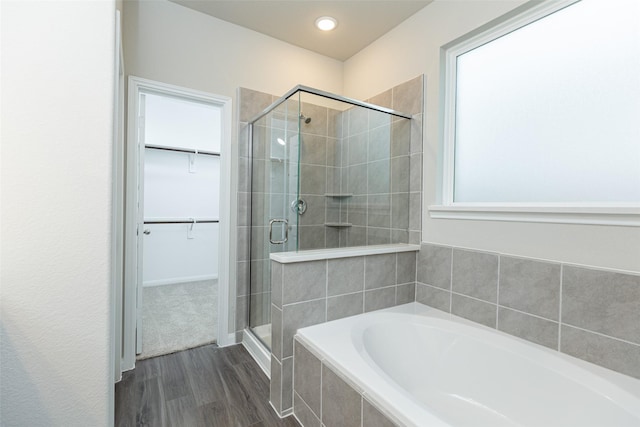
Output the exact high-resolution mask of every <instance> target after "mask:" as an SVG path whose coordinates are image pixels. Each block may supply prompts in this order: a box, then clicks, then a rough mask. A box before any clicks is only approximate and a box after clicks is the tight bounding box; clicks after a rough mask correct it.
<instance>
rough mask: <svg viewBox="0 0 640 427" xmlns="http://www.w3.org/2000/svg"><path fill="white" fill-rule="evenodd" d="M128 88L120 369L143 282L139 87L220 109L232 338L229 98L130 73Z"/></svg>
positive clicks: (223, 317)
mask: <svg viewBox="0 0 640 427" xmlns="http://www.w3.org/2000/svg"><path fill="white" fill-rule="evenodd" d="M128 82H129V88H128V114H127V118H128V124H127V161H126V163H127V165H126V207H125V253H124V265H125V280H124V282H125V283H124V298H123V352H122V353H123V357H122V369H123V370H129V369H133V368H134V367H135V360H136V341H137V336H138V335H139V334H137V318H138V312H139V310H141V307H140V306H139V298H138V289H139V288H141V285H142V284H141V282H140V280H141V272H140V271H139V262H138V260H139V258H140V259H141V255H142V252H141V245H140V244H139V239H140V237H141V235H139V234H138V233H142V229H141V226H140V221H141V213H142V209H141V206H140V204H139V200H141V195H142V191H143V189H142V188H141V182H142V173H143V169H142V161H143V160H144V146H143V145H142V144H141V143H140V141H139V140H138V135H139V132H138V129H139V127H140V125H141V122H140V117H139V115H138V111H139V109H140V103H139V100H140V93H141V92H143V91H152V92H155V93H160V94H166V95H169V96H177V97H180V98H184V99H192V100H194V101H200V102H205V103H208V104H214V105H217V106H219V107H221V109H222V141H221V144H220V224H219V251H218V254H219V258H218V322H217V324H218V330H217V337H216V338H217V342H218V345H219V346H221V347H224V346H225V345H230V344H233V342H230V341H229V333H228V319H229V252H230V251H229V250H228V245H229V242H230V241H231V227H230V225H231V224H230V220H231V133H232V127H231V115H232V109H231V98H230V97H227V96H222V95H215V94H212V93H208V92H203V91H199V90H195V89H189V88H185V87H180V86H175V85H171V84H167V83H162V82H158V81H153V80H149V79H144V78H141V77H136V76H129V81H128Z"/></svg>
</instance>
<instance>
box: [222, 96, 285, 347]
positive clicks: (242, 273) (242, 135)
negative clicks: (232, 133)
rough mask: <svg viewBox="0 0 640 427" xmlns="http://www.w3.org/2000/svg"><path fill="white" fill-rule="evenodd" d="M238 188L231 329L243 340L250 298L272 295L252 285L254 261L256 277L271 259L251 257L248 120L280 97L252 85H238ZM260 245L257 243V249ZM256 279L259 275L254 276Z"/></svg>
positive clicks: (238, 339)
mask: <svg viewBox="0 0 640 427" xmlns="http://www.w3.org/2000/svg"><path fill="white" fill-rule="evenodd" d="M237 99H238V102H237V105H238V118H239V121H238V131H237V135H238V145H237V147H238V190H237V209H238V210H237V242H238V243H237V254H236V310H235V319H233V320H234V321H233V322H230V325H233V330H230V331H229V332H230V333H232V332H235V333H236V340H237V341H241V340H242V331H243V330H244V328H245V327H246V326H247V309H248V307H249V298H253V299H254V301H255V302H258V301H259V300H263V299H264V298H270V294H269V292H270V289H265V287H264V286H262V284H261V283H255V282H254V284H253V285H254V286H252V287H250V286H249V285H250V283H249V281H250V280H251V277H250V274H249V273H250V269H249V268H250V263H253V265H251V268H253V269H254V273H256V272H257V274H254V278H258V277H261V276H262V274H260V272H263V274H267V273H268V264H267V263H268V262H269V260H268V259H265V257H264V256H263V257H256V256H254V257H253V261H251V259H252V257H251V249H252V248H251V247H250V243H251V239H250V238H251V232H252V230H251V192H250V191H251V185H250V182H249V179H250V176H251V173H250V172H251V152H250V151H249V147H250V146H249V124H248V121H249V120H251V118H253V117H254V116H256V115H257V114H259V113H260V112H261V111H263V110H264V109H265V108H267V107H268V106H269V105H271V104H272V103H273V102H274V101H275V100H276V97H274V96H273V95H270V94H267V93H263V92H258V91H254V90H250V89H244V88H240V89H238V96H237ZM257 249H258V246H256V247H255V248H254V249H253V250H254V255H256V254H255V251H256V250H257ZM254 280H255V279H254ZM250 289H253V291H252V293H253V296H251V295H250V294H249V290H250ZM261 306H262V305H261V304H253V307H254V308H256V307H258V308H259V307H261Z"/></svg>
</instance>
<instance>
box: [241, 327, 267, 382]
mask: <svg viewBox="0 0 640 427" xmlns="http://www.w3.org/2000/svg"><path fill="white" fill-rule="evenodd" d="M242 346H243V347H244V348H246V349H247V351H248V352H249V354H250V355H251V357H253V360H255V361H256V363H257V364H258V366H260V369H262V371H263V372H264V373H265V375H266V376H267V378H269V379H271V353H270V352H269V351H268V350H267V349H266V348H265V347H264V345H262V343H261V342H260V340H258V338H256V337H255V335H253V333H251V331H250V330H249V329H245V330H244V331H242Z"/></svg>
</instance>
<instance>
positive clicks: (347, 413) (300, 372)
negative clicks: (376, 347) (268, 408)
mask: <svg viewBox="0 0 640 427" xmlns="http://www.w3.org/2000/svg"><path fill="white" fill-rule="evenodd" d="M295 355H296V356H295V366H294V390H293V402H294V406H293V413H294V415H295V417H296V418H297V419H298V421H300V424H302V426H304V427H313V426H318V427H319V426H321V425H322V426H325V427H394V426H397V425H399V424H397V423H394V422H393V421H391V419H389V418H387V417H386V416H385V415H384V414H383V413H382V412H381V411H380V410H378V409H377V408H376V406H375V405H374V404H372V403H371V402H370V401H369V400H367V398H366V397H365V396H363V394H362V393H361V392H360V391H359V390H358V389H357V387H354V386H352V385H351V384H349V383H348V382H347V381H345V380H344V379H343V378H342V377H341V376H340V375H339V374H338V373H336V372H335V371H334V370H333V369H332V368H331V367H329V366H328V365H327V364H326V363H325V362H324V361H323V360H321V359H320V358H318V357H316V355H314V354H313V353H312V352H311V351H310V350H309V349H308V348H306V347H305V346H304V344H302V343H301V342H300V341H298V340H296V341H295Z"/></svg>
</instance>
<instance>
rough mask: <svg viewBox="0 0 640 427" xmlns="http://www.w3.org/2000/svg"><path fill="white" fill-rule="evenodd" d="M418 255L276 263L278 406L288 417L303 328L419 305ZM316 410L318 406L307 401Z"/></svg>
mask: <svg viewBox="0 0 640 427" xmlns="http://www.w3.org/2000/svg"><path fill="white" fill-rule="evenodd" d="M415 270H416V252H415V251H410V252H399V253H387V254H379V255H361V256H352V257H346V258H335V259H324V260H315V261H302V262H291V263H279V262H277V261H274V260H272V261H271V281H272V290H273V293H272V307H271V313H272V315H271V319H272V325H271V326H272V340H273V345H272V349H271V352H272V353H271V356H272V364H273V363H277V364H278V365H277V366H276V369H275V370H274V371H273V372H272V381H276V383H277V384H278V386H277V387H274V388H273V391H274V392H275V393H277V395H276V396H273V399H272V402H273V403H274V406H276V403H277V404H279V405H281V406H280V407H279V408H278V410H279V411H280V412H279V413H280V414H281V415H283V414H287V413H288V411H289V410H290V406H289V407H287V406H286V405H285V399H284V396H291V392H292V390H293V384H292V383H291V382H287V381H286V380H285V376H287V375H290V374H289V372H288V371H287V369H288V368H287V367H288V366H290V364H291V361H293V359H294V357H293V356H294V346H293V337H294V335H295V333H296V331H297V330H298V328H302V327H306V326H311V325H315V324H319V323H324V322H327V321H331V320H336V319H340V318H343V317H347V316H353V315H356V314H361V313H364V312H365V311H371V310H377V309H381V308H387V307H391V306H394V305H398V304H405V303H407V302H412V301H414V300H415V289H416V288H415V286H416V285H415ZM307 404H309V405H310V407H311V409H312V410H313V409H314V403H313V402H307Z"/></svg>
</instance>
